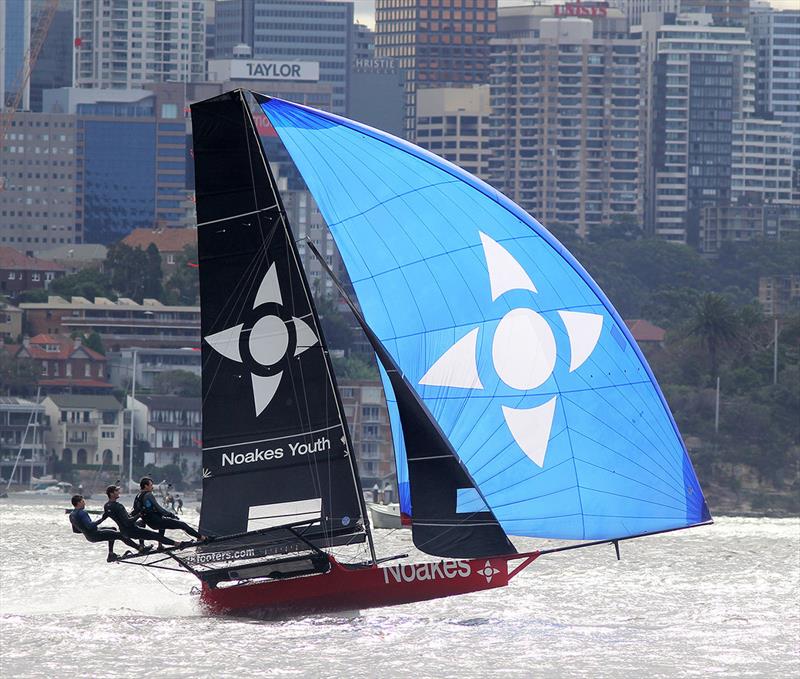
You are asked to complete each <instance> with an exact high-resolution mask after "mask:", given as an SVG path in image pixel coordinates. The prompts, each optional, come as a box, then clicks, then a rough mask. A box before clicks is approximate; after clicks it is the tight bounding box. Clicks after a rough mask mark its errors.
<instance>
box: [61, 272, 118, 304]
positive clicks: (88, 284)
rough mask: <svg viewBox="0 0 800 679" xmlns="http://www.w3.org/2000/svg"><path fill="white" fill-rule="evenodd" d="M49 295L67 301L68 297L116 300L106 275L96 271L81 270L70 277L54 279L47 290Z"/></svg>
mask: <svg viewBox="0 0 800 679" xmlns="http://www.w3.org/2000/svg"><path fill="white" fill-rule="evenodd" d="M49 291H50V293H52V294H54V295H60V296H61V297H65V298H67V299H69V298H70V297H85V298H86V299H88V300H93V299H94V298H95V297H107V298H109V299H111V300H116V295H115V294H114V290H113V288H112V287H111V279H110V278H109V276H108V274H106V273H104V272H102V271H99V270H98V269H91V268H87V269H81V270H80V271H78V272H77V273H74V274H72V275H71V276H64V277H63V278H56V279H55V280H54V281H53V282H52V283H51V284H50V288H49Z"/></svg>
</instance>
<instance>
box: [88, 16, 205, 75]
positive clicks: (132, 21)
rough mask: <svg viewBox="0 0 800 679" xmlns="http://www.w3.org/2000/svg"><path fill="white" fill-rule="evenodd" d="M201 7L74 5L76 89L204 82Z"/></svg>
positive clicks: (203, 28)
mask: <svg viewBox="0 0 800 679" xmlns="http://www.w3.org/2000/svg"><path fill="white" fill-rule="evenodd" d="M204 7H205V3H204V2H202V0H170V1H169V2H162V1H159V2H152V1H151V0H115V1H114V2H113V3H112V2H98V0H75V78H74V82H75V85H76V86H77V87H102V88H115V89H124V88H129V87H140V86H141V84H142V83H147V82H168V81H170V82H174V81H177V82H191V81H198V80H203V79H204V77H205V59H206V55H205V18H204Z"/></svg>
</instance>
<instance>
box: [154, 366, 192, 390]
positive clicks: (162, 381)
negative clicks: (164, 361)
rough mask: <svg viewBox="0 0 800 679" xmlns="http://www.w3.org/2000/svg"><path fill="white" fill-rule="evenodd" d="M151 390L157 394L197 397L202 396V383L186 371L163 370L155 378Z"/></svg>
mask: <svg viewBox="0 0 800 679" xmlns="http://www.w3.org/2000/svg"><path fill="white" fill-rule="evenodd" d="M153 388H154V390H155V392H156V393H158V394H175V395H176V396H198V397H199V396H200V395H201V394H202V381H201V379H200V377H199V376H198V375H195V374H194V373H192V372H189V371H188V370H165V371H164V372H161V373H158V375H156V376H155V378H154V379H153Z"/></svg>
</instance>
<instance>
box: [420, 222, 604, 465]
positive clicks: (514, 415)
mask: <svg viewBox="0 0 800 679" xmlns="http://www.w3.org/2000/svg"><path fill="white" fill-rule="evenodd" d="M480 236H481V243H482V244H483V253H484V255H485V257H486V267H487V269H488V272H489V285H490V287H491V294H492V301H495V300H496V299H498V298H499V297H500V296H501V295H503V294H505V293H506V292H509V291H511V290H530V291H531V292H533V293H536V292H537V290H536V286H535V285H534V284H533V281H531V279H530V277H529V276H528V274H527V272H526V271H525V269H523V268H522V265H521V264H520V263H519V262H518V261H517V260H516V259H514V257H513V256H512V255H511V253H510V252H509V251H508V250H506V249H505V248H504V247H503V246H502V245H500V244H499V243H498V242H497V241H495V240H493V239H492V238H490V237H489V236H487V235H486V234H485V233H481V234H480ZM558 315H559V316H560V317H561V320H562V322H563V323H564V327H565V328H566V330H567V337H568V338H569V344H570V348H571V353H570V364H569V371H570V372H573V371H574V370H577V369H578V368H579V367H580V366H581V365H583V363H584V362H585V361H586V359H588V358H589V356H590V355H591V353H592V352H593V351H594V348H595V347H596V346H597V342H598V340H599V339H600V331H601V330H602V329H603V317H602V316H601V315H600V314H591V313H585V312H580V311H559V312H558ZM479 330H480V328H479V327H478V328H473V329H472V330H470V331H469V332H468V333H467V334H466V335H464V336H463V337H462V338H461V339H459V340H458V341H456V343H455V344H453V346H451V347H450V348H449V349H448V350H447V351H445V352H444V354H442V355H441V356H440V357H439V359H438V360H437V361H436V362H435V363H434V364H433V365H432V366H431V367H430V369H429V370H428V372H426V373H425V374H424V375H423V376H422V379H421V380H420V381H419V383H420V384H423V385H430V386H435V387H459V388H463V389H483V384H482V383H481V380H480V377H479V375H478V362H477V358H476V357H477V346H478V332H479ZM492 362H493V363H494V368H495V370H496V371H497V375H498V376H499V377H500V379H501V380H502V381H503V382H505V383H506V384H507V385H508V386H509V387H511V388H512V389H518V390H520V391H530V390H532V389H536V388H537V387H540V386H541V385H543V384H544V383H545V382H546V381H547V380H548V379H549V378H550V375H552V373H553V370H554V368H555V365H556V340H555V336H554V335H553V330H552V329H551V327H550V325H549V324H548V322H547V321H546V320H545V319H544V317H542V316H541V315H540V314H538V313H537V312H535V311H534V310H533V309H529V308H527V307H517V308H515V309H512V310H511V311H509V312H508V313H506V314H505V316H503V318H501V319H500V322H499V323H498V325H497V329H496V330H495V333H494V339H493V341H492ZM556 398H557V397H556V396H553V397H552V398H551V399H549V400H548V401H547V402H546V403H544V404H542V405H540V406H536V407H534V408H511V407H509V406H502V409H503V416H504V418H505V421H506V425H507V426H508V429H509V431H510V432H511V435H512V436H513V438H514V440H515V441H516V442H517V445H518V446H519V447H520V448H521V449H522V451H523V452H524V453H525V454H526V455H527V456H528V457H529V458H530V459H531V460H533V462H535V463H536V464H537V465H538V466H539V467H542V466H544V457H545V454H546V453H547V444H548V442H549V440H550V429H551V427H552V424H553V416H554V415H555V411H556Z"/></svg>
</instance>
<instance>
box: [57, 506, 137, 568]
mask: <svg viewBox="0 0 800 679" xmlns="http://www.w3.org/2000/svg"><path fill="white" fill-rule="evenodd" d="M72 506H73V507H74V508H75V509H73V510H72V511H71V512H70V515H69V522H70V523H71V524H72V531H73V532H74V533H83V537H85V538H86V539H87V540H88V541H89V542H107V543H108V558H107V559H106V561H109V562H111V561H116V560H117V558H118V557H117V555H116V554H114V542H116V541H117V540H121V541H122V542H124V543H125V544H126V545H128V547H133V548H134V549H138V547H137V545H136V543H135V542H134V541H133V540H130V539H129V538H126V537H125V536H124V535H122V533H119V532H117V531H115V530H114V529H113V528H98V527H97V526H98V525H99V524H100V523H102V522H103V521H105V520H106V519H107V518H108V514H103V516H101V517H100V518H99V519H98V520H97V521H92V520H91V519H90V518H89V513H88V512H87V511H86V500H84V499H83V495H73V496H72Z"/></svg>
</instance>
